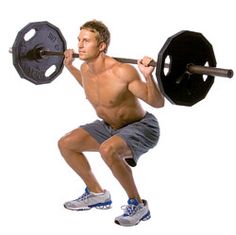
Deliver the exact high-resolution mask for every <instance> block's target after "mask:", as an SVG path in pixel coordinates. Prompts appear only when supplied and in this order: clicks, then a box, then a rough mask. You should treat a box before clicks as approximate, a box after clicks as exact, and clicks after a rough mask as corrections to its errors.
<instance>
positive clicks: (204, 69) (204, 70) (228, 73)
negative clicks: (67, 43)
mask: <svg viewBox="0 0 236 235" xmlns="http://www.w3.org/2000/svg"><path fill="white" fill-rule="evenodd" d="M39 55H40V57H43V56H64V52H60V51H47V50H40V51H39ZM72 57H73V58H79V54H78V53H73V55H72ZM113 59H115V60H117V61H119V62H121V63H128V64H137V63H138V62H137V61H138V60H137V59H130V58H121V57H113ZM149 65H150V66H153V67H157V62H156V61H151V62H150V63H149ZM170 67H171V65H170V64H168V63H165V68H170ZM186 71H187V72H189V73H192V74H201V75H210V76H217V77H227V78H232V77H233V75H234V72H233V70H232V69H222V68H216V67H210V66H201V65H194V64H188V65H187V66H186Z"/></svg>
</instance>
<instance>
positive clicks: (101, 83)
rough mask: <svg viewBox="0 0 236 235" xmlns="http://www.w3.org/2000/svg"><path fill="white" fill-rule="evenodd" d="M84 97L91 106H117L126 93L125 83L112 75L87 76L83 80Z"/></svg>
mask: <svg viewBox="0 0 236 235" xmlns="http://www.w3.org/2000/svg"><path fill="white" fill-rule="evenodd" d="M83 87H84V91H85V94H86V98H87V99H88V100H89V101H90V102H91V103H92V104H93V106H95V107H97V106H103V107H106V108H109V107H114V106H118V105H119V104H120V103H122V102H123V101H124V99H125V96H126V94H127V93H128V89H127V84H126V83H125V82H124V81H121V79H119V78H117V77H115V76H113V75H110V76H109V75H104V76H88V77H87V78H85V79H84V81H83Z"/></svg>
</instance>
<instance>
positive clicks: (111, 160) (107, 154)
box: [99, 142, 121, 168]
mask: <svg viewBox="0 0 236 235" xmlns="http://www.w3.org/2000/svg"><path fill="white" fill-rule="evenodd" d="M99 153H100V155H101V157H102V159H103V160H104V161H105V163H106V164H107V165H108V166H109V167H110V168H111V167H112V166H113V165H114V164H115V163H117V161H120V160H121V159H120V155H119V153H118V151H117V149H116V147H115V146H114V144H113V143H110V142H109V143H106V142H104V143H103V144H101V145H100V148H99Z"/></svg>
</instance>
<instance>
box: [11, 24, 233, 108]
mask: <svg viewBox="0 0 236 235" xmlns="http://www.w3.org/2000/svg"><path fill="white" fill-rule="evenodd" d="M65 50H66V40H65V39H64V37H63V35H62V33H61V31H60V29H59V28H57V27H56V26H55V25H53V24H51V23H49V22H47V21H41V22H32V23H29V24H27V25H26V26H25V27H24V28H22V29H21V30H20V31H19V32H18V34H17V36H16V39H15V41H14V44H13V46H12V48H11V50H10V52H11V53H12V56H13V65H14V67H15V69H16V70H17V72H18V73H19V75H20V77H21V78H24V79H26V80H28V81H30V82H32V83H34V84H36V85H39V84H46V83H50V82H52V81H53V80H54V79H55V78H56V77H57V76H58V75H59V74H60V73H61V72H62V69H63V67H64V64H63V60H64V51H65ZM73 57H74V58H79V54H76V53H74V54H73ZM113 58H114V59H116V60H118V61H120V62H122V63H131V64H137V60H136V59H128V58H118V57H113ZM150 65H151V66H154V67H156V78H157V81H158V84H159V87H160V90H161V92H162V94H163V95H164V96H165V97H166V98H167V99H168V100H169V101H170V102H171V103H173V104H176V105H184V106H192V105H194V104H196V103H197V102H199V101H200V100H202V99H204V98H205V97H206V95H207V93H208V91H209V90H210V88H211V86H212V85H213V83H214V77H215V76H220V77H228V78H231V77H233V70H231V69H222V68H216V59H215V55H214V51H213V48H212V45H211V44H210V42H209V41H208V40H207V39H206V38H205V37H204V36H203V35H202V34H201V33H199V32H192V31H187V30H183V31H180V32H178V33H176V34H174V35H173V36H171V37H169V38H168V39H167V41H166V42H165V44H164V45H163V47H162V49H161V50H160V52H159V53H158V58H157V62H155V61H152V62H151V63H150Z"/></svg>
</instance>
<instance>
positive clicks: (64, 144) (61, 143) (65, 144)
mask: <svg viewBox="0 0 236 235" xmlns="http://www.w3.org/2000/svg"><path fill="white" fill-rule="evenodd" d="M69 142H70V138H68V136H63V137H61V138H60V139H59V140H58V143H57V144H58V148H59V150H60V151H63V150H65V149H68V148H69V145H70V144H69Z"/></svg>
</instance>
